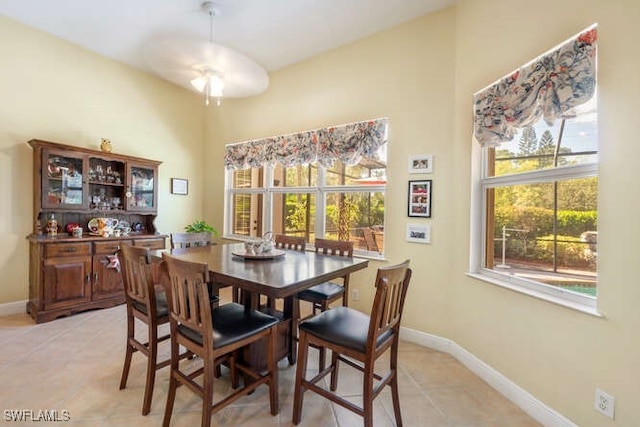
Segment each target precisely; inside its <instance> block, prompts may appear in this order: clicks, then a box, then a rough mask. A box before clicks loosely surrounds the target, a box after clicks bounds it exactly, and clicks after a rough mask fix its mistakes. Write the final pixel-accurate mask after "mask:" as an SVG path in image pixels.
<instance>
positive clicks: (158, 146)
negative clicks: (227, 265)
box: [0, 17, 203, 304]
mask: <svg viewBox="0 0 640 427" xmlns="http://www.w3.org/2000/svg"><path fill="white" fill-rule="evenodd" d="M0 40H2V43H0V185H1V188H2V201H0V241H1V242H2V244H1V245H0V278H1V279H0V304H2V303H6V302H12V301H24V300H26V299H27V296H28V291H27V290H28V283H27V282H28V259H29V257H28V250H27V248H28V247H27V241H26V240H25V237H26V236H27V235H28V234H29V233H30V232H31V231H32V230H33V203H32V199H33V197H32V194H33V190H32V188H33V187H32V173H33V171H32V169H33V167H32V150H31V148H30V147H29V145H28V144H27V141H28V140H30V139H32V138H39V139H44V140H49V141H56V142H62V143H66V144H70V145H75V146H79V147H87V148H93V149H98V148H99V141H100V138H109V139H111V141H112V143H113V148H114V152H116V153H121V154H128V155H134V156H139V157H146V158H152V159H157V160H161V161H163V164H162V165H160V182H159V190H160V191H159V194H160V196H159V208H160V212H161V214H160V215H159V217H158V220H157V221H156V226H157V228H158V230H159V231H163V232H170V231H180V230H181V229H182V228H183V227H184V225H186V224H187V223H190V222H191V221H192V220H193V218H192V216H193V215H194V214H193V213H196V215H198V216H199V215H200V214H201V211H202V186H201V182H202V177H201V174H202V164H203V161H202V157H201V155H200V154H201V146H202V138H203V126H202V121H203V120H202V117H203V113H202V104H201V100H200V98H198V97H196V96H195V95H193V94H191V93H190V92H187V91H185V90H182V89H180V88H178V87H176V86H174V85H171V84H168V83H165V82H164V81H162V80H160V79H157V78H155V77H151V76H150V75H149V74H146V73H142V72H140V71H137V70H134V69H132V68H130V67H127V66H124V65H122V64H119V63H117V62H114V61H111V60H108V59H106V58H104V57H101V56H98V55H96V54H93V53H90V52H88V51H86V50H83V49H81V48H79V47H77V46H74V45H71V44H69V43H67V42H64V41H61V40H59V39H55V38H52V37H51V36H48V35H46V34H44V33H42V32H39V31H35V30H33V29H31V28H28V27H26V26H23V25H21V24H18V23H16V22H14V21H11V20H8V19H6V18H4V17H0ZM170 177H180V178H188V179H190V183H191V186H190V188H189V193H190V194H189V196H174V195H171V194H169V193H170V192H169V179H170Z"/></svg>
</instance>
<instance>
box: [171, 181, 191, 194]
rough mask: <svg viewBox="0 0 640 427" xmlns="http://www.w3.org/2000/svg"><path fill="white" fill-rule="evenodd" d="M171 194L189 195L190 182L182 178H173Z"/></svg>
mask: <svg viewBox="0 0 640 427" xmlns="http://www.w3.org/2000/svg"><path fill="white" fill-rule="evenodd" d="M171 194H182V195H186V194H189V181H188V180H186V179H181V178H171Z"/></svg>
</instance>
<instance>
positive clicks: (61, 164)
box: [42, 150, 88, 209]
mask: <svg viewBox="0 0 640 427" xmlns="http://www.w3.org/2000/svg"><path fill="white" fill-rule="evenodd" d="M85 169H86V157H85V156H82V155H75V156H74V155H70V154H69V153H67V152H64V153H62V152H58V151H55V150H45V151H44V152H43V159H42V189H43V191H42V199H43V200H42V205H43V206H44V207H45V208H49V209H56V208H60V209H84V208H86V207H87V206H88V201H87V199H86V197H85V192H84V185H85V179H84V174H85Z"/></svg>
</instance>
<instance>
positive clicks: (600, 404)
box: [594, 388, 616, 419]
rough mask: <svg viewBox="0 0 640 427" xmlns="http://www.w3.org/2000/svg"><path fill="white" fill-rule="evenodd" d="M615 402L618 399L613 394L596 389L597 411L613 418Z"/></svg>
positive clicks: (595, 404) (595, 405)
mask: <svg viewBox="0 0 640 427" xmlns="http://www.w3.org/2000/svg"><path fill="white" fill-rule="evenodd" d="M615 403H616V399H615V398H614V397H613V396H611V395H609V394H607V393H605V392H604V391H602V390H600V389H598V388H597V389H596V399H595V403H594V407H595V409H596V411H598V412H600V413H601V414H604V415H606V416H607V417H609V418H611V419H613V415H614V406H615Z"/></svg>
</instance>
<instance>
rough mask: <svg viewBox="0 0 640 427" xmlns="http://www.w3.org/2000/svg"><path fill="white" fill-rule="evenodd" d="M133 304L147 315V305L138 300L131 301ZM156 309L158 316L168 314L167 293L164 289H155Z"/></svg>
mask: <svg viewBox="0 0 640 427" xmlns="http://www.w3.org/2000/svg"><path fill="white" fill-rule="evenodd" d="M133 306H134V307H135V309H136V310H138V311H139V312H141V313H144V314H145V315H147V316H148V315H149V313H147V306H146V305H145V304H142V303H141V302H138V301H133ZM156 311H157V313H158V317H164V316H168V315H169V303H168V302H167V294H166V293H165V292H164V291H156Z"/></svg>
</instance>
